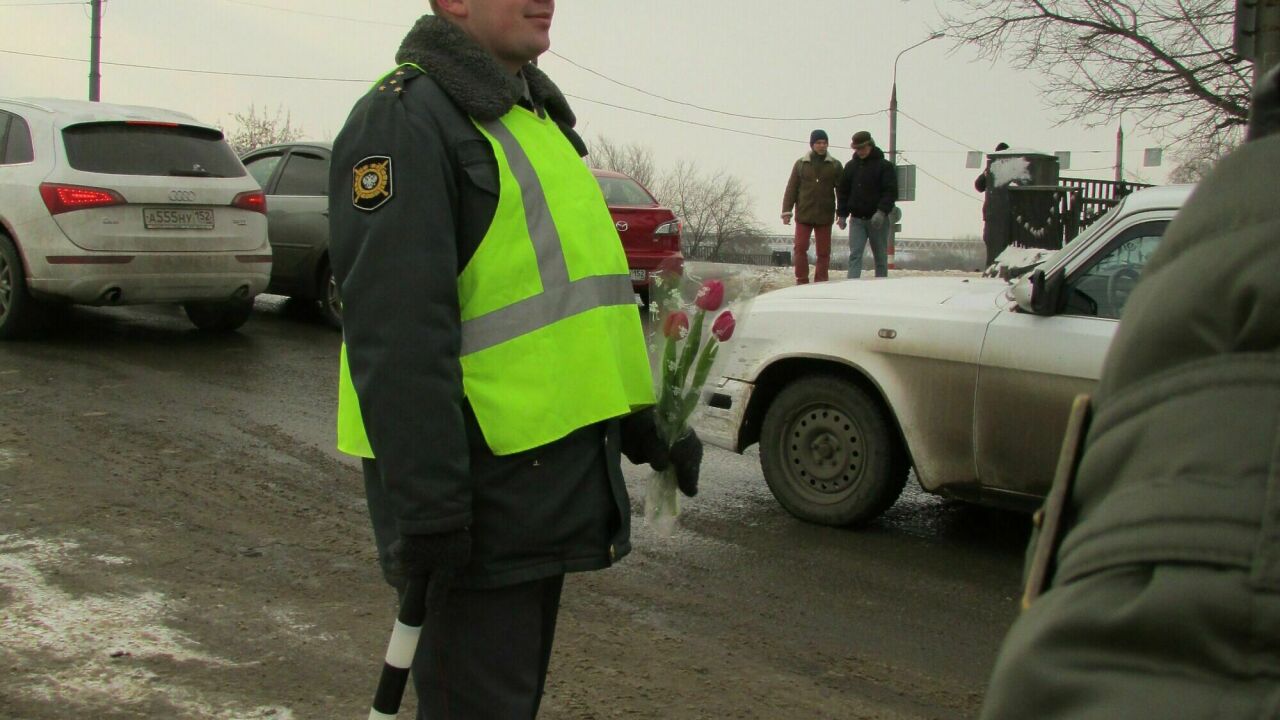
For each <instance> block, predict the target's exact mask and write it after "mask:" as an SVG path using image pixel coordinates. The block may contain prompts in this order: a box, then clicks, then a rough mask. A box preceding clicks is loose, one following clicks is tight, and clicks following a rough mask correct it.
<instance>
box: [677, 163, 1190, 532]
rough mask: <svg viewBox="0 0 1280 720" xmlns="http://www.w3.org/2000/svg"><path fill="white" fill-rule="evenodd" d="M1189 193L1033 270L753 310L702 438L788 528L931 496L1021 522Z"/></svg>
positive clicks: (902, 282) (707, 412)
mask: <svg viewBox="0 0 1280 720" xmlns="http://www.w3.org/2000/svg"><path fill="white" fill-rule="evenodd" d="M1190 193H1191V186H1164V187H1155V188H1148V189H1144V190H1140V191H1138V192H1135V193H1133V194H1131V195H1129V196H1127V197H1125V198H1124V199H1123V200H1121V201H1120V202H1119V204H1118V205H1117V206H1116V207H1114V208H1112V209H1111V210H1110V211H1109V212H1108V213H1107V214H1106V215H1105V216H1104V217H1102V218H1101V219H1099V220H1098V221H1096V222H1095V223H1094V224H1092V225H1091V226H1090V227H1089V228H1088V229H1087V230H1086V231H1085V232H1084V233H1082V234H1081V235H1080V236H1078V237H1077V238H1075V239H1074V240H1072V241H1071V242H1070V243H1068V244H1067V245H1066V246H1064V247H1063V248H1062V249H1061V250H1058V251H1056V252H1054V253H1052V254H1050V255H1048V256H1047V257H1046V258H1045V259H1044V261H1043V263H1042V264H1041V265H1040V266H1039V267H1038V268H1037V269H1035V270H1034V271H1032V272H1030V273H1029V274H1027V275H1024V276H1023V277H1020V278H1018V279H1016V280H1013V281H1009V280H1003V279H999V278H988V277H903V278H888V279H876V280H867V279H862V280H849V281H843V282H826V283H814V284H810V285H801V286H796V287H792V288H786V289H783V290H778V291H775V292H771V293H767V294H764V295H761V296H760V297H758V298H756V299H755V300H754V301H753V303H752V305H751V307H750V309H749V311H748V313H747V314H746V317H745V318H743V320H742V322H741V323H740V325H739V328H738V331H737V333H736V334H735V337H734V339H733V341H732V342H731V343H729V344H728V345H727V346H726V347H725V348H724V351H726V352H727V353H728V355H727V357H726V358H725V359H724V361H723V364H722V365H721V368H722V372H721V377H719V378H718V379H717V380H715V381H713V383H712V387H711V390H710V393H709V394H708V395H707V396H706V404H705V406H704V408H703V412H702V414H701V418H700V420H699V422H698V424H697V429H698V433H699V434H700V435H701V436H702V437H703V438H704V439H705V440H707V441H708V442H710V443H711V444H713V445H718V446H720V447H724V448H726V449H729V450H732V451H734V452H742V451H743V450H744V449H745V448H747V447H748V446H750V445H752V444H755V443H759V444H760V463H761V467H762V469H763V472H764V477H765V481H766V482H767V483H768V485H769V488H770V490H771V491H772V492H773V495H774V497H775V498H777V500H778V502H779V503H780V504H781V505H782V506H783V507H784V508H786V509H787V510H788V511H789V512H791V513H792V514H793V515H795V516H796V517H798V518H801V519H803V520H807V521H810V522H815V523H821V524H824V525H859V524H863V523H866V522H868V521H870V520H872V519H874V518H875V517H877V516H878V515H880V514H881V513H883V512H884V511H885V510H887V509H888V508H889V507H890V506H891V505H893V503H894V502H895V501H896V500H897V498H898V496H899V494H900V493H901V491H902V488H903V486H904V484H905V483H906V480H907V477H908V473H909V471H910V470H911V469H912V468H914V469H915V472H916V477H917V479H918V480H919V482H920V485H921V486H922V487H923V488H924V489H925V490H926V491H928V492H933V493H940V494H944V495H948V496H953V497H957V498H960V499H963V500H968V501H973V502H979V503H985V504H993V505H1002V506H1011V507H1019V508H1030V507H1034V506H1035V505H1037V504H1038V503H1039V502H1040V501H1041V499H1042V498H1043V496H1044V495H1045V494H1046V493H1047V492H1048V490H1049V486H1050V484H1051V482H1052V479H1053V473H1054V469H1055V466H1056V463H1057V458H1058V453H1059V449H1060V447H1061V444H1062V439H1063V434H1064V431H1065V429H1066V425H1067V418H1068V415H1069V413H1070V410H1071V405H1072V401H1073V400H1074V398H1075V396H1076V395H1077V394H1080V393H1088V392H1091V391H1092V390H1093V388H1094V387H1095V385H1096V383H1097V381H1098V378H1099V376H1100V374H1101V370H1102V364H1103V359H1104V357H1105V356H1106V353H1107V348H1108V347H1109V346H1110V344H1111V339H1112V337H1113V336H1114V334H1115V331H1116V326H1117V324H1118V322H1119V318H1120V315H1121V313H1122V312H1123V310H1124V307H1125V303H1126V302H1127V301H1128V297H1129V294H1130V292H1132V290H1133V288H1134V286H1135V284H1136V283H1137V282H1138V281H1139V279H1140V277H1141V275H1142V270H1143V268H1144V266H1145V265H1146V263H1147V261H1148V260H1149V259H1150V257H1151V255H1152V253H1153V252H1154V251H1155V249H1156V247H1157V246H1158V245H1159V243H1160V239H1161V238H1162V237H1163V235H1164V231H1165V228H1166V227H1168V225H1169V222H1170V221H1171V220H1172V219H1173V217H1174V215H1175V214H1176V213H1177V211H1178V209H1179V208H1180V207H1181V206H1182V204H1183V203H1184V202H1185V200H1186V199H1187V197H1188V196H1189V195H1190Z"/></svg>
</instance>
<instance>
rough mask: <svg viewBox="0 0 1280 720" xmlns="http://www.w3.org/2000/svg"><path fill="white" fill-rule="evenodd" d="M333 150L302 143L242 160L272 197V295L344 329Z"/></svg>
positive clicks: (269, 228) (324, 145) (269, 218)
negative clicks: (332, 233)
mask: <svg viewBox="0 0 1280 720" xmlns="http://www.w3.org/2000/svg"><path fill="white" fill-rule="evenodd" d="M332 149H333V144H332V143H328V142H310V141H300V142H293V143H282V144H279V145H270V146H267V147H262V148H258V149H256V150H253V151H251V152H248V153H246V154H245V155H244V156H243V157H242V158H241V160H242V161H243V162H244V165H245V167H246V168H248V170H249V174H250V175H252V176H253V178H254V179H255V180H257V181H258V184H259V185H261V186H262V189H263V191H264V192H265V193H266V195H267V232H268V234H269V235H270V238H271V250H272V254H273V262H272V266H271V284H270V285H269V286H268V287H267V292H269V293H273V294H276V295H287V296H289V297H294V298H301V299H304V300H310V301H315V302H316V303H318V304H319V307H320V312H321V315H322V316H323V318H324V320H325V321H326V322H328V323H329V324H331V325H333V326H334V327H341V326H342V300H341V298H340V297H339V295H338V286H337V283H335V282H334V280H333V272H332V271H331V270H330V269H329V197H328V196H329V157H330V152H331V150H332Z"/></svg>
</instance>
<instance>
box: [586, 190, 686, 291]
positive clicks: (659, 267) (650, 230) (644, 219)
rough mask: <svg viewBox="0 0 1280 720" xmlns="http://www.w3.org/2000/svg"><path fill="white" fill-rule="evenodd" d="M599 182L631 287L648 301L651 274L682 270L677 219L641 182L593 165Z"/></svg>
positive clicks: (682, 257) (678, 272) (674, 272)
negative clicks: (615, 231) (628, 271)
mask: <svg viewBox="0 0 1280 720" xmlns="http://www.w3.org/2000/svg"><path fill="white" fill-rule="evenodd" d="M591 172H592V173H593V174H594V175H595V176H596V180H597V181H598V182H599V183H600V189H601V190H602V191H603V192H604V201H605V203H606V204H607V205H608V206H609V214H611V215H612V216H613V224H614V227H616V228H617V229H618V236H619V237H621V238H622V247H623V249H624V250H625V251H626V253H627V266H628V267H630V268H631V286H632V287H633V288H635V291H636V293H638V294H639V295H640V300H641V301H642V302H643V303H644V304H645V305H648V304H649V287H650V285H651V284H652V283H653V273H655V272H657V271H663V272H670V273H673V274H675V275H679V274H681V273H682V272H684V255H682V254H680V220H679V219H677V218H676V214H675V213H673V212H671V209H670V208H665V207H663V206H662V205H661V204H660V203H659V202H658V201H657V200H656V199H654V197H653V195H652V194H651V193H650V192H649V191H648V190H646V189H645V188H644V186H643V185H641V184H640V183H638V182H636V181H635V180H632V179H631V178H629V177H627V176H626V175H623V174H622V173H618V172H613V171H612V170H600V169H595V168H593V169H592V170H591Z"/></svg>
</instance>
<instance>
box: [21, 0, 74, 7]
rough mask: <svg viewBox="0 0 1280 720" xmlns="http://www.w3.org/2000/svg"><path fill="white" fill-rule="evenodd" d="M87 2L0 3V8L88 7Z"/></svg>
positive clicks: (68, 0)
mask: <svg viewBox="0 0 1280 720" xmlns="http://www.w3.org/2000/svg"><path fill="white" fill-rule="evenodd" d="M88 4H89V3H88V1H87V0H54V1H53V2H18V3H0V8H10V7H42V6H46V5H88Z"/></svg>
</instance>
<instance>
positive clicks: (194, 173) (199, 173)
mask: <svg viewBox="0 0 1280 720" xmlns="http://www.w3.org/2000/svg"><path fill="white" fill-rule="evenodd" d="M169 175H170V176H171V177H222V176H221V175H218V174H216V173H211V172H209V171H208V170H179V169H176V168H175V169H173V170H170V171H169Z"/></svg>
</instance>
